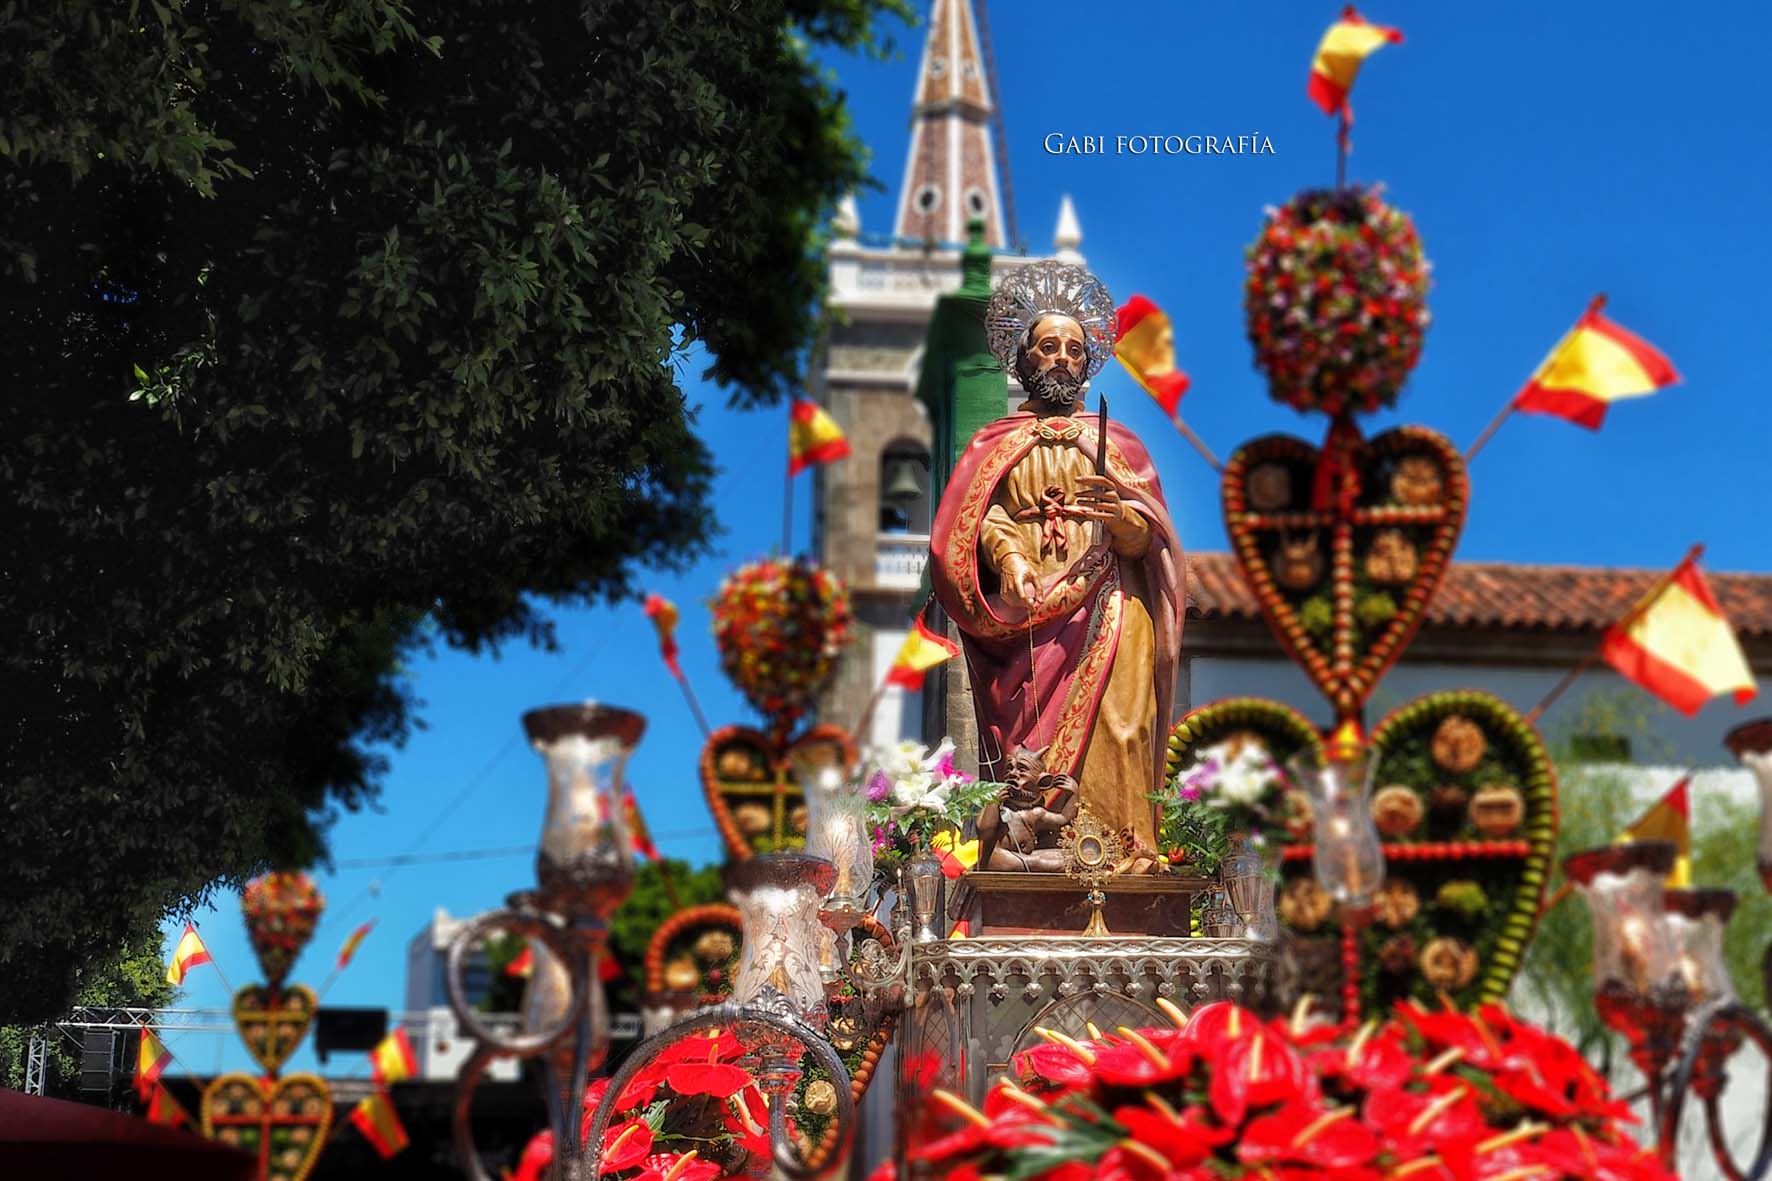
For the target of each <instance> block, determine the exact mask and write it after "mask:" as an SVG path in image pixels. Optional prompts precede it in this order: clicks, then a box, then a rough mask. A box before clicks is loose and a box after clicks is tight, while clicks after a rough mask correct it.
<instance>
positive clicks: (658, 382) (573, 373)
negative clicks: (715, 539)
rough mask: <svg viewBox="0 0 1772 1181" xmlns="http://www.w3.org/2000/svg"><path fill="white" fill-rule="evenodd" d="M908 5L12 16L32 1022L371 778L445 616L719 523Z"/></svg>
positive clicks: (215, 0)
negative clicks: (827, 67) (165, 914)
mask: <svg viewBox="0 0 1772 1181" xmlns="http://www.w3.org/2000/svg"><path fill="white" fill-rule="evenodd" d="M888 11H892V12H902V4H901V0H822V2H820V0H757V2H755V3H745V4H730V3H725V2H721V0H675V2H659V0H602V2H597V0H585V2H583V3H579V4H572V3H552V4H534V3H515V2H500V0H452V2H451V3H448V4H435V5H410V4H407V3H404V2H402V0H324V2H315V3H309V4H305V5H298V4H286V3H281V2H279V0H148V2H146V3H142V2H136V3H127V4H125V3H117V2H114V0H59V2H58V3H55V4H23V3H18V2H10V3H0V300H3V301H4V303H3V306H0V313H3V315H4V322H5V323H6V324H7V326H8V332H7V339H6V342H5V344H4V345H3V346H0V347H3V348H4V355H5V357H6V359H7V361H8V364H7V366H6V369H5V372H6V375H7V377H8V379H9V381H8V390H7V396H6V397H5V398H4V399H0V486H3V489H4V496H3V497H0V505H3V506H4V507H3V508H0V512H3V513H4V514H5V520H4V536H5V537H6V539H7V547H6V552H5V554H4V555H3V556H0V624H3V625H4V628H5V634H6V637H7V642H6V644H5V645H4V651H3V653H0V697H3V699H4V700H6V701H7V702H8V710H7V716H6V720H5V722H4V723H0V768H3V770H0V793H3V794H0V801H3V802H0V980H4V981H5V984H4V985H3V986H0V1019H14V1020H17V1019H34V1018H36V1017H41V1016H45V1015H49V1014H52V1013H54V1012H55V1011H56V1010H58V1009H59V1008H60V1007H61V1006H62V1005H63V1003H64V1002H65V1001H66V1000H67V999H68V998H69V996H70V995H71V983H72V981H73V979H74V977H75V975H76V971H77V967H78V965H80V964H83V963H86V962H88V961H89V960H92V959H93V958H95V957H102V956H103V955H104V953H105V952H106V951H107V950H108V949H112V948H114V947H116V946H117V945H118V944H119V942H120V940H121V939H122V938H123V936H124V935H125V933H126V932H127V931H128V930H130V929H131V927H132V925H134V924H138V923H140V922H142V921H144V920H145V919H151V918H155V917H158V916H159V915H160V914H161V913H162V911H163V910H164V909H165V908H167V907H175V908H176V907H180V906H186V905H190V904H192V903H194V902H195V901H196V900H197V899H198V898H199V897H201V895H202V894H203V892H204V891H205V890H206V889H207V888H209V886H210V884H211V883H213V882H215V881H216V880H218V879H219V880H222V881H238V880H239V879H240V878H242V877H243V876H245V875H247V874H249V873H251V872H254V871H256V870H258V869H261V868H263V867H265V866H266V865H269V864H273V863H280V864H302V863H306V862H309V861H311V860H312V859H314V858H315V857H316V856H318V855H320V854H321V853H322V851H323V847H324V827H325V823H326V820H327V818H328V816H329V815H330V814H331V811H332V810H333V809H334V808H335V806H338V805H342V806H344V807H347V808H348V807H356V806H359V805H361V804H362V803H363V802H364V801H365V800H367V799H368V798H370V797H371V796H372V795H373V792H374V787H375V783H376V778H377V775H378V772H379V770H380V765H379V763H378V762H377V760H376V758H375V757H374V756H373V755H372V753H371V748H372V747H373V745H374V744H376V743H380V742H397V741H399V740H400V739H401V738H402V737H403V736H404V735H405V733H406V732H407V730H408V728H409V726H410V725H411V724H412V721H413V716H414V714H413V709H414V702H413V701H412V700H411V699H410V697H409V694H408V693H407V691H406V690H405V689H404V688H403V685H402V682H401V680H400V679H399V676H398V669H399V667H400V662H401V660H402V658H403V657H404V656H406V655H408V654H410V653H411V652H412V651H413V650H414V649H415V648H416V647H418V646H420V645H421V644H423V643H425V642H426V637H427V635H428V634H429V629H433V628H434V630H435V633H436V634H437V635H439V636H441V637H442V638H443V639H444V640H446V641H447V642H450V643H453V644H459V645H465V646H468V647H471V648H477V647H479V646H482V645H487V644H497V643H499V642H502V641H506V640H511V639H517V638H527V639H530V640H536V641H542V642H546V641H547V640H548V639H549V636H550V633H549V630H548V623H547V617H546V614H545V609H546V608H545V605H546V603H547V602H549V601H553V602H573V601H590V600H594V599H598V598H602V597H609V596H618V595H622V594H625V593H628V592H629V591H630V590H631V589H632V582H631V580H632V578H633V575H634V570H635V567H636V564H653V565H666V566H668V565H672V564H676V563H680V562H683V561H686V560H687V559H688V558H689V557H691V556H693V555H694V554H695V553H697V552H698V551H700V550H701V549H703V548H704V547H705V546H706V544H707V542H708V538H709V536H710V532H711V529H712V525H711V523H710V515H709V506H708V504H707V501H706V494H707V489H708V477H709V460H708V455H707V453H706V451H705V449H704V448H703V447H702V445H701V444H700V442H699V441H698V440H697V439H696V437H695V435H694V434H693V432H692V430H691V423H690V421H689V415H688V413H687V411H686V407H685V403H684V398H683V394H682V392H681V389H680V387H679V385H678V376H679V372H680V369H681V366H682V362H683V358H684V354H685V350H686V349H687V348H688V347H689V346H690V345H691V344H699V345H701V346H703V347H705V350H706V355H707V357H708V358H709V362H710V365H711V372H712V375H713V376H714V377H715V378H717V379H719V380H720V381H722V382H724V383H727V384H728V386H729V388H730V389H731V390H732V391H733V393H734V396H735V397H737V398H739V399H741V400H748V401H768V400H770V399H773V398H775V397H777V396H779V395H780V394H781V393H782V391H783V390H784V389H785V388H786V387H787V386H788V385H789V384H790V383H791V381H792V380H793V378H794V376H795V372H796V363H797V355H798V352H799V349H800V347H801V346H802V344H803V343H804V342H805V341H806V340H807V339H808V338H809V336H810V334H811V331H812V327H813V323H812V316H813V311H812V309H813V307H814V305H815V302H816V296H817V294H818V284H819V275H820V271H819V268H818V265H817V262H816V259H815V257H814V254H813V252H812V250H811V249H810V247H811V245H812V244H813V239H814V238H815V234H814V230H815V228H816V227H817V226H818V225H819V224H820V223H821V218H822V217H823V216H824V215H825V213H826V211H827V210H828V209H829V208H830V207H831V206H832V205H833V204H834V202H835V200H836V199H837V198H838V197H839V196H840V195H841V194H842V193H843V192H844V191H846V190H848V189H851V188H854V187H857V186H859V185H861V184H863V183H865V179H866V178H865V168H864V158H863V152H862V149H861V147H860V145H859V144H858V143H857V141H856V140H855V139H854V137H853V136H852V134H851V133H850V132H849V130H848V127H847V124H846V122H845V120H844V118H843V114H842V109H841V102H840V95H838V94H837V93H836V92H835V91H834V90H833V89H832V88H831V87H830V85H829V84H828V83H827V82H826V81H825V80H824V79H823V78H822V76H821V75H820V74H819V73H818V72H817V71H816V70H815V69H814V67H813V66H812V65H811V64H810V63H809V60H808V57H807V55H808V53H809V52H811V50H812V48H813V47H816V46H819V45H840V46H845V47H849V48H858V47H864V46H868V45H871V44H873V39H874V37H875V35H876V24H877V21H878V18H879V17H880V16H881V14H882V13H885V12H888Z"/></svg>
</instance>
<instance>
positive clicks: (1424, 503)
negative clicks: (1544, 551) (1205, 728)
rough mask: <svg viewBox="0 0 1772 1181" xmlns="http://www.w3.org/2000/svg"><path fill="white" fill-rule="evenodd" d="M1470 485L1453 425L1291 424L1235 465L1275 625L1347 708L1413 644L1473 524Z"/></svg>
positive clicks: (1251, 556)
mask: <svg viewBox="0 0 1772 1181" xmlns="http://www.w3.org/2000/svg"><path fill="white" fill-rule="evenodd" d="M1469 492H1470V485H1469V481H1468V480H1467V478H1466V475H1465V470H1464V460H1463V458H1462V457H1461V456H1460V455H1459V453H1458V451H1457V449H1456V448H1454V447H1453V446H1452V444H1451V443H1449V442H1448V441H1447V440H1446V439H1445V437H1444V436H1442V435H1440V434H1437V433H1436V432H1434V431H1430V430H1428V429H1426V428H1424V427H1415V426H1405V427H1398V428H1396V429H1394V430H1389V431H1385V432H1384V433H1383V434H1380V435H1377V436H1374V437H1373V438H1372V439H1369V440H1363V439H1361V438H1360V437H1359V434H1358V432H1357V430H1355V428H1354V427H1353V426H1352V424H1351V423H1348V422H1340V423H1337V424H1336V425H1335V426H1333V427H1332V428H1331V430H1330V436H1329V440H1328V442H1327V443H1326V444H1325V446H1324V448H1323V450H1321V451H1319V450H1318V449H1317V448H1315V447H1313V446H1311V445H1310V444H1309V443H1306V442H1305V441H1304V440H1302V439H1297V438H1293V437H1291V436H1289V435H1268V436H1266V437H1264V438H1260V439H1256V440H1255V441H1253V442H1251V443H1248V444H1245V445H1244V446H1243V447H1241V448H1239V449H1238V451H1237V452H1236V454H1235V455H1233V456H1231V459H1230V462H1229V463H1227V464H1226V465H1225V468H1224V481H1223V485H1222V488H1221V497H1222V502H1223V508H1224V523H1225V528H1226V530H1227V531H1228V532H1229V535H1230V539H1231V546H1232V548H1233V549H1234V550H1235V551H1236V555H1237V561H1238V563H1239V564H1240V565H1241V566H1242V569H1243V577H1244V579H1245V581H1246V582H1247V583H1248V585H1249V589H1250V591H1251V592H1252V593H1253V594H1254V595H1255V599H1256V602H1257V603H1258V604H1259V605H1260V607H1261V613H1262V615H1263V616H1264V617H1265V618H1266V619H1267V622H1268V626H1269V627H1270V628H1272V629H1273V631H1274V634H1275V635H1276V636H1278V637H1279V640H1280V643H1281V645H1282V646H1283V647H1284V648H1285V649H1286V651H1287V652H1288V653H1290V654H1291V656H1292V658H1293V660H1294V661H1296V662H1297V664H1298V665H1299V667H1301V668H1303V669H1304V671H1305V673H1306V675H1307V676H1309V677H1310V678H1311V680H1312V681H1313V682H1314V683H1315V684H1316V686H1317V688H1318V689H1320V690H1321V691H1322V692H1323V694H1324V695H1325V696H1327V697H1328V698H1329V701H1330V704H1331V705H1333V706H1334V708H1335V711H1336V714H1337V716H1338V717H1352V716H1357V715H1358V714H1359V712H1360V708H1361V706H1362V705H1364V703H1365V701H1366V699H1367V697H1368V696H1370V695H1371V693H1372V690H1373V687H1374V686H1376V685H1377V683H1378V681H1379V679H1380V678H1381V677H1383V676H1384V674H1385V671H1386V670H1387V669H1389V668H1390V666H1391V665H1392V664H1393V663H1395V662H1396V660H1397V658H1398V657H1399V656H1401V655H1402V652H1403V648H1404V647H1405V646H1406V645H1407V644H1408V642H1409V640H1410V638H1411V637H1413V636H1414V635H1415V631H1416V629H1417V628H1418V627H1420V625H1421V619H1422V615H1423V613H1424V612H1425V611H1426V609H1427V604H1428V602H1429V600H1430V599H1432V597H1433V594H1434V591H1435V589H1437V588H1438V586H1439V585H1440V579H1441V578H1442V577H1443V576H1444V575H1445V572H1446V566H1447V563H1448V561H1449V560H1450V558H1451V556H1452V550H1453V548H1454V547H1455V546H1456V545H1457V544H1458V535H1459V533H1460V532H1461V531H1462V530H1463V528H1464V514H1465V505H1466V503H1467V501H1468V500H1469Z"/></svg>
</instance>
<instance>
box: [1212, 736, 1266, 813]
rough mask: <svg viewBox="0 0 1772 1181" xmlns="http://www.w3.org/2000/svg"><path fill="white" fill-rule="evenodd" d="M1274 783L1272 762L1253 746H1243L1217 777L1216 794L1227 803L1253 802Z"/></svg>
mask: <svg viewBox="0 0 1772 1181" xmlns="http://www.w3.org/2000/svg"><path fill="white" fill-rule="evenodd" d="M1273 783H1274V768H1273V764H1272V763H1270V762H1268V760H1267V756H1266V755H1264V754H1262V753H1261V752H1260V751H1258V750H1256V749H1255V748H1253V747H1245V748H1244V750H1243V751H1242V753H1241V754H1239V755H1238V756H1237V757H1236V758H1235V759H1233V760H1231V762H1230V763H1229V765H1227V766H1226V767H1225V769H1224V771H1223V772H1222V773H1221V774H1220V775H1219V777H1218V788H1217V791H1216V793H1215V794H1216V795H1217V796H1218V798H1220V799H1222V800H1223V801H1224V802H1225V803H1227V804H1240V805H1243V806H1249V805H1252V804H1254V803H1255V802H1256V801H1257V800H1259V799H1261V797H1262V796H1264V795H1266V794H1267V792H1268V789H1269V788H1270V787H1272V786H1273Z"/></svg>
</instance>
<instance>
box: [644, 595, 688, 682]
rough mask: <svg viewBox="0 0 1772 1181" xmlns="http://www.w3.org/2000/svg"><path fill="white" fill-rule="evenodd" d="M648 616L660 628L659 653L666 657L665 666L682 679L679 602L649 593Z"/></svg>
mask: <svg viewBox="0 0 1772 1181" xmlns="http://www.w3.org/2000/svg"><path fill="white" fill-rule="evenodd" d="M646 618H648V619H650V620H652V626H653V627H655V628H657V629H658V654H659V656H661V657H663V658H664V663H665V667H666V668H668V669H670V670H671V675H672V676H673V677H676V678H677V679H678V680H679V681H680V680H682V679H683V666H682V665H680V664H678V663H677V604H675V603H673V602H671V601H670V600H669V599H667V598H665V597H664V596H663V595H659V594H651V595H647V596H646Z"/></svg>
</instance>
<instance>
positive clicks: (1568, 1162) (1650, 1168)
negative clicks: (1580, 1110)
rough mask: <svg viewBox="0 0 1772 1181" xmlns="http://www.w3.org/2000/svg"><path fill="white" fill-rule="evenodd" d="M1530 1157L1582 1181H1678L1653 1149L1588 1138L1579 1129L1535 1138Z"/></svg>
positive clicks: (1631, 1143) (1592, 1137) (1568, 1129)
mask: <svg viewBox="0 0 1772 1181" xmlns="http://www.w3.org/2000/svg"><path fill="white" fill-rule="evenodd" d="M1530 1154H1531V1155H1532V1156H1533V1157H1534V1158H1535V1159H1537V1160H1538V1161H1540V1162H1542V1163H1543V1164H1546V1165H1549V1166H1550V1167H1551V1168H1553V1169H1557V1170H1560V1171H1561V1172H1562V1173H1563V1174H1564V1175H1566V1176H1569V1177H1580V1178H1583V1179H1584V1181H1677V1177H1676V1175H1675V1174H1673V1173H1671V1172H1669V1171H1668V1170H1667V1169H1665V1168H1664V1167H1662V1164H1661V1161H1660V1160H1659V1159H1658V1158H1657V1157H1656V1155H1655V1152H1654V1150H1653V1149H1649V1148H1644V1147H1643V1146H1641V1145H1639V1144H1636V1143H1634V1142H1629V1141H1627V1142H1625V1143H1622V1144H1618V1143H1613V1142H1612V1141H1610V1140H1605V1139H1601V1138H1600V1137H1598V1136H1590V1135H1588V1134H1587V1133H1586V1132H1584V1131H1582V1130H1581V1129H1580V1128H1579V1127H1570V1128H1558V1129H1556V1130H1555V1131H1550V1132H1546V1133H1545V1134H1544V1135H1542V1136H1540V1137H1538V1139H1537V1142H1536V1143H1534V1144H1533V1145H1532V1147H1531V1149H1530Z"/></svg>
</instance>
